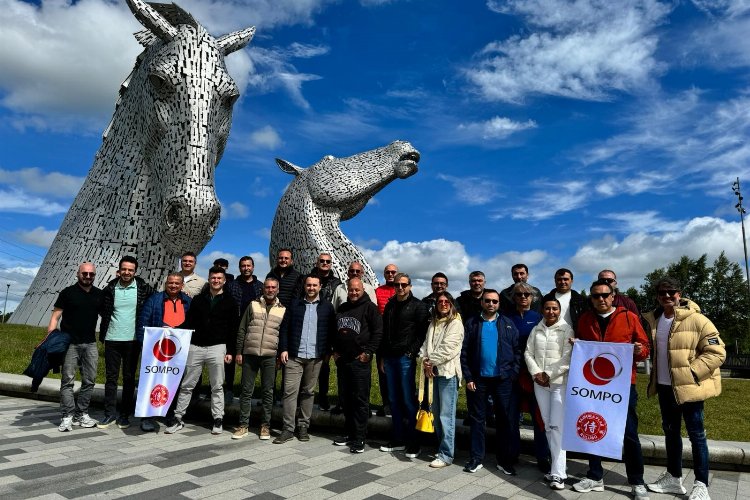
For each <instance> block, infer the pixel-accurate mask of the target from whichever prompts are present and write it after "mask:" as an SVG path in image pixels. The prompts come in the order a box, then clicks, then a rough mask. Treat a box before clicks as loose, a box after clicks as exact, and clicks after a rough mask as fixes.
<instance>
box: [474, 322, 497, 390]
mask: <svg viewBox="0 0 750 500" xmlns="http://www.w3.org/2000/svg"><path fill="white" fill-rule="evenodd" d="M497 319H498V316H495V319H493V320H492V321H487V320H486V319H484V318H482V340H481V346H482V356H481V358H480V360H479V375H480V376H482V377H499V376H500V368H499V367H498V366H497Z"/></svg>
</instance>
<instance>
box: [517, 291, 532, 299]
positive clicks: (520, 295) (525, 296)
mask: <svg viewBox="0 0 750 500" xmlns="http://www.w3.org/2000/svg"><path fill="white" fill-rule="evenodd" d="M513 295H515V296H516V297H523V298H524V299H525V298H527V297H531V294H530V293H529V292H516V293H514V294H513Z"/></svg>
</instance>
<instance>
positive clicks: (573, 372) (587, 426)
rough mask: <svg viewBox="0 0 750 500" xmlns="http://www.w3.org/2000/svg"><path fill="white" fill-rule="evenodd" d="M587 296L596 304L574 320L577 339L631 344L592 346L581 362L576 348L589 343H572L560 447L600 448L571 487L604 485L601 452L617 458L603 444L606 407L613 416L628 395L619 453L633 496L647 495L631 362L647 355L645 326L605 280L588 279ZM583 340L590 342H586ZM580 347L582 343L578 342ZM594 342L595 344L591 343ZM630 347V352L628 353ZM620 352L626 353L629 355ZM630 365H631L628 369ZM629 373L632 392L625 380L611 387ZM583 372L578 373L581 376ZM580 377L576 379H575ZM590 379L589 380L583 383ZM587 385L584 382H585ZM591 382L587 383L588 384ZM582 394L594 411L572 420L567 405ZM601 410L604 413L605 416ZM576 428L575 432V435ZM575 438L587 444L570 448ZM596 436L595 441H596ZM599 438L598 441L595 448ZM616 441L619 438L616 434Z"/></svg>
mask: <svg viewBox="0 0 750 500" xmlns="http://www.w3.org/2000/svg"><path fill="white" fill-rule="evenodd" d="M589 291H590V298H591V303H592V305H593V307H594V309H593V310H588V311H586V312H584V313H583V315H582V316H581V318H580V320H579V321H578V328H577V331H576V337H577V338H578V339H579V340H586V341H591V342H600V343H605V342H606V343H625V344H631V345H632V348H631V345H628V346H627V347H625V346H622V347H623V348H624V349H616V348H617V347H618V346H611V345H610V346H602V347H601V348H600V349H593V350H592V352H590V353H588V355H587V356H585V360H584V363H580V362H579V363H577V362H576V358H580V356H577V354H579V353H578V352H577V351H580V350H581V349H580V348H584V347H590V346H589V345H585V346H584V345H583V344H582V345H581V346H575V348H574V350H573V360H572V362H571V367H570V378H569V379H568V388H567V395H566V406H568V408H566V414H565V425H564V428H565V438H564V439H563V447H564V448H565V449H566V450H569V451H571V450H572V451H588V452H589V453H591V452H592V451H594V450H598V449H600V450H601V451H600V452H598V453H597V454H590V455H589V470H588V472H587V473H586V477H585V478H584V479H582V480H581V481H579V482H578V483H576V484H575V485H573V489H574V490H576V491H578V492H581V493H587V492H589V491H604V481H603V480H602V478H603V476H604V470H603V469H602V459H601V457H602V456H609V457H611V458H618V454H617V453H616V452H615V453H613V452H612V450H611V449H609V450H608V449H606V448H604V447H602V446H601V444H602V443H604V442H605V439H604V438H605V437H606V433H607V426H608V422H607V417H606V415H607V414H608V413H607V411H609V415H612V416H613V417H614V416H615V415H617V414H620V415H622V413H623V412H622V410H620V408H619V406H621V405H622V404H623V403H625V402H626V401H627V406H628V407H627V417H626V421H625V428H624V442H623V445H622V455H621V456H623V458H624V461H625V471H626V473H627V476H628V483H630V485H631V486H632V488H633V496H634V497H635V498H637V499H641V500H644V499H648V490H646V486H645V484H644V481H643V454H642V452H641V443H640V440H639V438H638V415H637V413H636V404H637V403H638V393H637V392H636V388H635V373H636V371H635V363H636V362H637V361H642V360H644V359H646V358H647V357H648V354H649V341H648V337H647V336H646V332H644V331H643V327H642V326H641V321H640V319H639V318H638V316H636V315H635V314H633V313H632V312H630V311H628V310H627V309H625V308H624V307H614V306H613V301H614V289H613V288H612V285H610V284H609V283H608V282H607V281H606V280H597V281H595V282H594V283H592V284H591V288H590V289H589ZM585 344H588V342H587V343H585ZM579 347H580V348H579ZM594 347H596V346H594ZM631 350H632V356H631V355H630V354H629V353H630V352H631ZM624 356H629V357H630V358H631V359H632V361H631V360H630V359H627V358H625V357H624ZM628 365H630V370H628V369H627V367H628ZM628 373H629V374H630V391H629V392H630V394H629V395H628V394H627V384H626V383H624V384H623V389H624V390H623V392H624V394H622V395H620V394H618V393H617V391H616V390H615V387H614V385H615V382H617V380H616V379H617V378H618V377H617V375H622V377H620V382H621V383H622V382H623V380H622V379H624V382H626V381H627V374H628ZM581 375H582V377H581ZM581 378H582V379H584V380H585V381H581V383H580V384H579V383H578V380H580V379H581ZM586 382H588V384H587V383H586ZM587 385H588V387H587ZM592 386H593V388H590V387H592ZM577 399H578V400H579V401H580V400H581V399H585V400H587V401H586V402H587V403H588V404H589V405H592V404H593V405H594V409H595V411H589V412H585V413H583V414H580V415H575V418H576V421H575V422H572V423H571V422H569V419H571V417H572V416H573V414H575V413H580V412H574V411H573V412H572V411H571V409H572V408H571V407H572V406H573V405H575V402H576V400H577ZM589 407H590V406H589ZM603 415H604V416H603ZM574 433H575V435H574ZM618 437H619V436H618ZM576 438H580V439H579V441H585V442H587V444H588V445H591V446H582V447H579V448H577V449H576V448H573V447H572V446H571V444H572V443H573V442H575V440H576ZM597 442H598V443H597ZM593 443H597V444H598V445H600V446H599V447H598V448H597V446H596V444H593ZM617 444H619V439H618V440H617Z"/></svg>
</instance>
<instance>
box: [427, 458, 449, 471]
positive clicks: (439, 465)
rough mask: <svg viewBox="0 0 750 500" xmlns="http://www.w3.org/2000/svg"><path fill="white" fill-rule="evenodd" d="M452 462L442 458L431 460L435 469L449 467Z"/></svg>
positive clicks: (431, 464)
mask: <svg viewBox="0 0 750 500" xmlns="http://www.w3.org/2000/svg"><path fill="white" fill-rule="evenodd" d="M449 465H450V464H449V463H448V462H446V461H445V460H443V459H442V458H436V459H435V460H433V461H432V462H430V467H432V468H433V469H442V468H443V467H448V466H449Z"/></svg>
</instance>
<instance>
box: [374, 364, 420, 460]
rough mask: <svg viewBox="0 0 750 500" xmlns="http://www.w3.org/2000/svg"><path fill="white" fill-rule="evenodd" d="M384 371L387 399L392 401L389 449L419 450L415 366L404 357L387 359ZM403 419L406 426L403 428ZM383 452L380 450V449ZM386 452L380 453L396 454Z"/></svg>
mask: <svg viewBox="0 0 750 500" xmlns="http://www.w3.org/2000/svg"><path fill="white" fill-rule="evenodd" d="M383 368H384V370H385V376H386V379H387V380H388V399H390V400H391V415H392V416H393V418H392V423H393V431H392V435H391V442H390V443H389V445H393V446H390V448H396V449H399V450H402V449H405V448H408V449H407V453H409V452H410V451H415V450H413V448H418V447H419V443H418V442H417V430H416V424H417V384H416V381H415V377H416V373H417V364H416V361H415V360H414V359H413V358H410V357H407V356H398V357H393V356H386V357H384V358H383ZM404 419H406V427H404ZM381 449H382V448H381ZM396 449H389V450H383V451H397V450H396Z"/></svg>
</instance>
